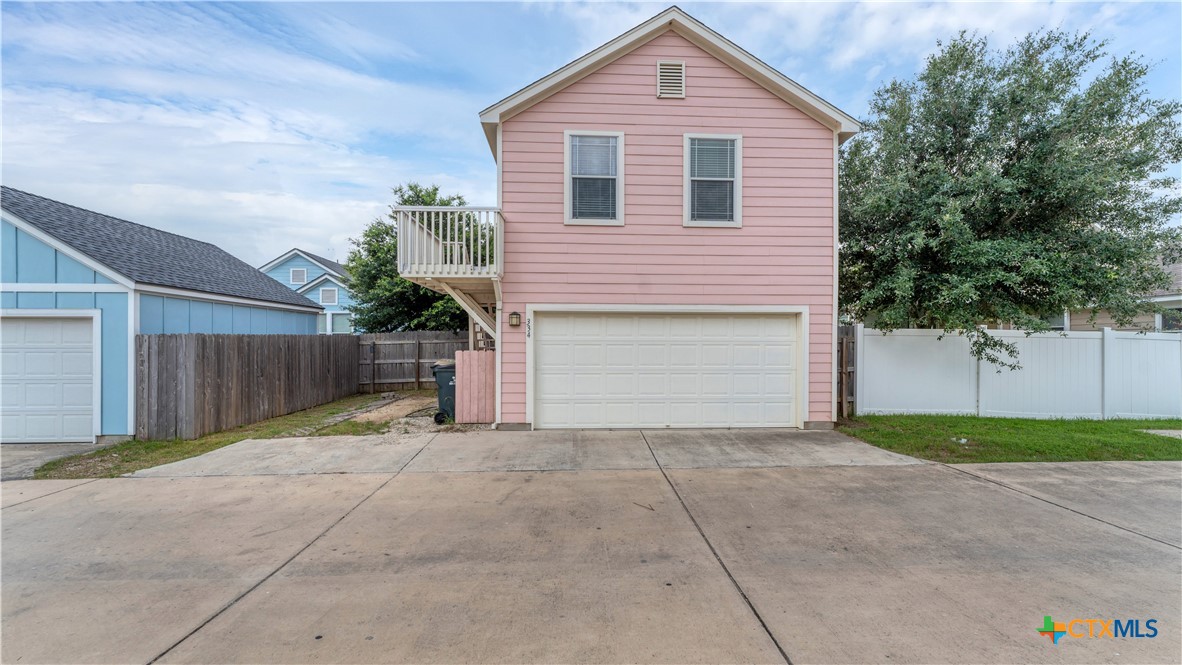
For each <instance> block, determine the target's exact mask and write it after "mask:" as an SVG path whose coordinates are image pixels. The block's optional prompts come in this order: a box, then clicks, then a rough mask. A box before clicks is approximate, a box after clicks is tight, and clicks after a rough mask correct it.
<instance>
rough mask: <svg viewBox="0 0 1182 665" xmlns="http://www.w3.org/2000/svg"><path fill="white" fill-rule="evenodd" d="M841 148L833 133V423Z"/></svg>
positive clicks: (833, 413)
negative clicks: (839, 161) (839, 157)
mask: <svg viewBox="0 0 1182 665" xmlns="http://www.w3.org/2000/svg"><path fill="white" fill-rule="evenodd" d="M840 146H841V142H840V140H838V137H837V132H833V341H832V342H831V344H832V346H831V347H830V348H831V349H832V361H831V362H830V363H829V364H830V365H832V366H833V377H832V379H831V383H832V384H833V387H832V388H831V391H832V393H833V398H832V399H831V400H829V401H830V402H831V403H832V406H831V408H830V409H829V412H830V419H831V420H832V421H833V422H837V400H838V395H837V357H838V354H837V326H838V324H839V319H838V311H837V304H838V288H839V286H840V284H841V276H840V270H841V267H840V266H841V264H840V263H839V260H840V259H839V252H840V249H839V247H840V246H841V237H840V235H839V233H840V231H839V228H838V224H839V222H840V220H839V219H838V215H837V212H838V205H837V196H838V191H837V183H838V171H837V166H838V164H837V157H838V154H839V151H840Z"/></svg>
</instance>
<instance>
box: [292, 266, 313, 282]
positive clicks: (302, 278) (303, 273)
mask: <svg viewBox="0 0 1182 665" xmlns="http://www.w3.org/2000/svg"><path fill="white" fill-rule="evenodd" d="M296 275H299V277H296ZM288 281H289V282H291V283H292V284H307V283H308V269H307V268H292V269H291V272H290V274H289V275H288Z"/></svg>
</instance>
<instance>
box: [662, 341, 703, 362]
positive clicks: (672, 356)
mask: <svg viewBox="0 0 1182 665" xmlns="http://www.w3.org/2000/svg"><path fill="white" fill-rule="evenodd" d="M699 358H700V356H699V355H698V347H697V346H696V345H692V344H670V345H669V365H670V366H673V367H678V366H680V367H684V366H687V365H688V366H691V367H697V366H698V365H699V363H700V362H701V361H700V360H699Z"/></svg>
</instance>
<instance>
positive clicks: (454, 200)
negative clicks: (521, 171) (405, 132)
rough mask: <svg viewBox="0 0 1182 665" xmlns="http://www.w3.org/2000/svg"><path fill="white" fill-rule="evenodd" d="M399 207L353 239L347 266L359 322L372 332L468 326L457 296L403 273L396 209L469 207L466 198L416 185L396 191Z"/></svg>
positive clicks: (355, 316)
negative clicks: (399, 262) (407, 277)
mask: <svg viewBox="0 0 1182 665" xmlns="http://www.w3.org/2000/svg"><path fill="white" fill-rule="evenodd" d="M393 191H394V206H391V210H390V213H389V214H388V215H387V216H385V217H379V218H377V219H375V220H374V221H373V222H371V223H370V224H369V226H367V227H366V228H365V231H363V232H362V234H361V237H360V238H354V239H352V240H350V242H351V243H352V244H353V249H352V250H351V251H350V252H349V259H348V262H347V264H346V267H347V268H348V269H349V288H350V291H351V292H352V294H353V300H354V303H355V304H354V305H353V306H352V307H350V308H349V311H351V312H352V313H353V317H354V324H355V325H356V326H357V327H358V328H360V329H361V330H364V331H366V332H396V331H401V330H451V331H458V330H461V329H466V328H467V327H468V315H467V314H466V313H464V310H463V309H461V308H460V306H459V305H458V304H456V301H454V300H452V299H451V297H449V296H447V295H444V294H441V293H436V292H435V291H432V290H430V289H427V288H424V287H422V286H419V285H418V284H414V283H412V282H409V281H407V280H405V279H403V278H402V277H400V276H399V275H398V225H397V224H396V223H395V222H394V220H395V219H396V217H395V215H394V210H393V208H394V207H395V206H463V205H466V201H464V197H463V196H460V195H458V194H454V195H449V196H444V195H442V194H440V193H439V186H438V185H431V186H429V187H425V186H422V185H419V184H418V183H414V182H410V183H407V184H405V185H399V186H397V187H395V188H394V190H393Z"/></svg>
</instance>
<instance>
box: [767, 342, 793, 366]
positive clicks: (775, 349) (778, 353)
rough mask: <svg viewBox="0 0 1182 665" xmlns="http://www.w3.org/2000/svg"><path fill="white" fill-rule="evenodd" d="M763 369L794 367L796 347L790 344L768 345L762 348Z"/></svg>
mask: <svg viewBox="0 0 1182 665" xmlns="http://www.w3.org/2000/svg"><path fill="white" fill-rule="evenodd" d="M763 366H764V367H784V368H795V367H796V346H795V345H792V344H768V345H766V346H764V347H763Z"/></svg>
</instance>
